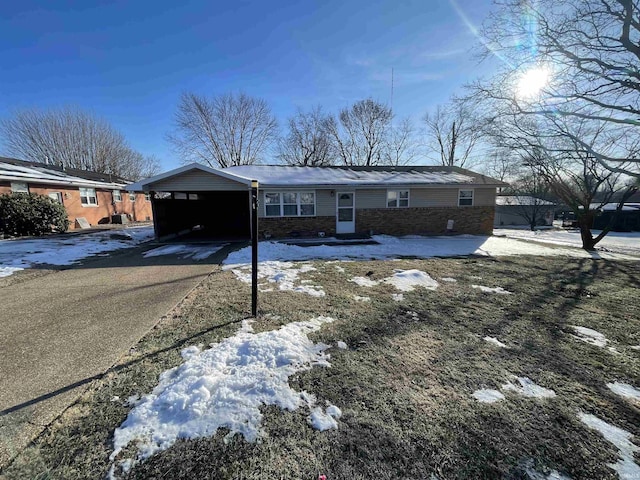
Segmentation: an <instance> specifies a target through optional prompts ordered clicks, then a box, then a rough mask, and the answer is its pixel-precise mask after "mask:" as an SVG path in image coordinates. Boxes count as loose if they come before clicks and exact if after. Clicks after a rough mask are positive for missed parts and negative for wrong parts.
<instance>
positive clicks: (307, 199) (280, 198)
mask: <svg viewBox="0 0 640 480" xmlns="http://www.w3.org/2000/svg"><path fill="white" fill-rule="evenodd" d="M264 207H265V215H266V216H267V217H313V216H314V215H315V214H316V194H315V193H314V192H266V193H265V194H264Z"/></svg>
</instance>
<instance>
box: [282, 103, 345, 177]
mask: <svg viewBox="0 0 640 480" xmlns="http://www.w3.org/2000/svg"><path fill="white" fill-rule="evenodd" d="M330 121H331V116H330V115H327V114H325V113H324V112H323V111H322V107H320V106H317V107H314V108H312V109H311V110H310V111H309V112H303V111H302V110H301V109H298V111H297V113H296V114H295V116H293V117H291V118H289V124H288V126H289V131H288V133H287V134H286V136H284V137H282V138H280V139H279V141H278V157H279V158H280V160H282V161H283V162H285V163H286V164H288V165H302V166H310V167H319V166H326V165H332V164H333V163H334V160H335V152H334V149H333V144H332V138H331V133H330V132H329V124H330Z"/></svg>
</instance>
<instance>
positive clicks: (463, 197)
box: [458, 190, 473, 207]
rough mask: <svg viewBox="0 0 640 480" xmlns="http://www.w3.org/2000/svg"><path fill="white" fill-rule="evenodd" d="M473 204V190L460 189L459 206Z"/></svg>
mask: <svg viewBox="0 0 640 480" xmlns="http://www.w3.org/2000/svg"><path fill="white" fill-rule="evenodd" d="M472 205H473V190H458V206H459V207H470V206H472Z"/></svg>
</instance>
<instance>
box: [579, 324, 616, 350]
mask: <svg viewBox="0 0 640 480" xmlns="http://www.w3.org/2000/svg"><path fill="white" fill-rule="evenodd" d="M571 328H573V329H574V330H575V332H576V333H577V335H573V336H574V337H575V338H577V339H578V340H582V341H583V342H586V343H588V344H589V345H595V346H596V347H600V348H604V347H606V346H607V343H608V342H609V340H607V337H605V336H604V335H603V334H601V333H600V332H598V331H596V330H592V329H591V328H587V327H578V326H576V325H573V326H572V327H571Z"/></svg>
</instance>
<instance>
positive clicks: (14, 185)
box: [11, 182, 29, 193]
mask: <svg viewBox="0 0 640 480" xmlns="http://www.w3.org/2000/svg"><path fill="white" fill-rule="evenodd" d="M11 192H13V193H29V185H27V184H26V183H25V182H11Z"/></svg>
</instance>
